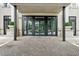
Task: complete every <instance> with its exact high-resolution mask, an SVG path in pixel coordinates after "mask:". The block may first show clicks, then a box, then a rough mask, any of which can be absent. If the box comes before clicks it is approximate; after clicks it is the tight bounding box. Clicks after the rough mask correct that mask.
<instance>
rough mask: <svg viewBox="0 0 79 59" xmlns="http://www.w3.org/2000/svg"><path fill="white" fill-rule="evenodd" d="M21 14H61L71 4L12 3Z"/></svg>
mask: <svg viewBox="0 0 79 59" xmlns="http://www.w3.org/2000/svg"><path fill="white" fill-rule="evenodd" d="M12 4H13V5H17V9H18V11H19V12H21V13H59V12H60V11H61V10H62V7H63V6H68V5H69V3H12Z"/></svg>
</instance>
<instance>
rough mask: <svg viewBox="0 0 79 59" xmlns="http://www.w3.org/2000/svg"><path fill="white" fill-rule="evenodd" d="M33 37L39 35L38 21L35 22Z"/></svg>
mask: <svg viewBox="0 0 79 59" xmlns="http://www.w3.org/2000/svg"><path fill="white" fill-rule="evenodd" d="M35 35H39V21H37V20H35Z"/></svg>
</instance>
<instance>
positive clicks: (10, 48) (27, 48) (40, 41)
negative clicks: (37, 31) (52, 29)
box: [0, 36, 79, 56]
mask: <svg viewBox="0 0 79 59" xmlns="http://www.w3.org/2000/svg"><path fill="white" fill-rule="evenodd" d="M0 55H2V56H79V47H76V46H74V45H72V44H70V43H69V42H67V41H66V42H62V41H61V39H60V38H59V37H52V36H26V37H21V38H19V40H18V41H12V42H10V43H8V44H6V45H4V46H3V47H0Z"/></svg>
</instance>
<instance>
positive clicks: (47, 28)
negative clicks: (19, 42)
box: [22, 16, 57, 36]
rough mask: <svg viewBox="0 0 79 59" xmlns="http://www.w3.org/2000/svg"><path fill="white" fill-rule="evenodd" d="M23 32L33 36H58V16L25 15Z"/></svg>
mask: <svg viewBox="0 0 79 59" xmlns="http://www.w3.org/2000/svg"><path fill="white" fill-rule="evenodd" d="M22 34H23V35H32V36H56V35H57V17H56V16H23V21H22Z"/></svg>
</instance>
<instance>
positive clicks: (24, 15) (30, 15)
mask: <svg viewBox="0 0 79 59" xmlns="http://www.w3.org/2000/svg"><path fill="white" fill-rule="evenodd" d="M35 16H36V17H39V16H37V15H34V16H33V15H22V35H23V36H29V35H24V24H23V22H24V20H23V17H35ZM40 17H45V18H46V17H56V35H47V34H45V35H39V36H58V17H57V16H40ZM46 22H47V21H46ZM31 36H36V35H35V34H34V35H31Z"/></svg>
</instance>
